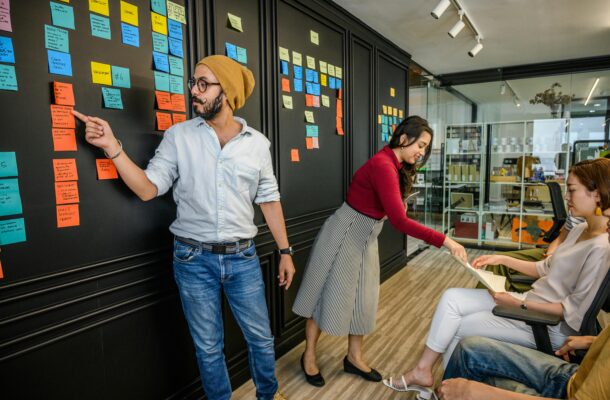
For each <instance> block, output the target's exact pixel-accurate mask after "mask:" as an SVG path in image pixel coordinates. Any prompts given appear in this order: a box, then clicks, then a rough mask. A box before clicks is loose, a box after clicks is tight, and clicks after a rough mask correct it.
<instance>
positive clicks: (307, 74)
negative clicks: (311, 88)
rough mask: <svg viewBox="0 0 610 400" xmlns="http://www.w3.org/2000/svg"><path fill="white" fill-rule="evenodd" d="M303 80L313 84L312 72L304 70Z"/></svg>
mask: <svg viewBox="0 0 610 400" xmlns="http://www.w3.org/2000/svg"><path fill="white" fill-rule="evenodd" d="M305 80H306V81H307V82H313V71H312V70H311V69H309V68H305Z"/></svg>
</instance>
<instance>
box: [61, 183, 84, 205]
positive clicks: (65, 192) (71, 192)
mask: <svg viewBox="0 0 610 400" xmlns="http://www.w3.org/2000/svg"><path fill="white" fill-rule="evenodd" d="M72 203H80V200H79V198H78V182H77V181H70V182H55V204H72Z"/></svg>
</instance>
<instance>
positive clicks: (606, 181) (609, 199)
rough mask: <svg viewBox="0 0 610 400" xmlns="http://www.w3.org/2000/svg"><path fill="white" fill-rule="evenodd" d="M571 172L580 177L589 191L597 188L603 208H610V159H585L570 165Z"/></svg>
mask: <svg viewBox="0 0 610 400" xmlns="http://www.w3.org/2000/svg"><path fill="white" fill-rule="evenodd" d="M570 173H571V174H573V175H574V176H576V177H577V178H578V180H579V181H580V183H582V184H583V185H584V186H585V187H586V188H587V190H588V191H590V192H592V191H594V190H597V193H599V197H600V202H599V203H600V204H599V206H600V207H601V209H602V210H605V209H607V208H610V159H608V158H596V159H595V160H584V161H581V162H578V163H576V164H574V165H572V167H570Z"/></svg>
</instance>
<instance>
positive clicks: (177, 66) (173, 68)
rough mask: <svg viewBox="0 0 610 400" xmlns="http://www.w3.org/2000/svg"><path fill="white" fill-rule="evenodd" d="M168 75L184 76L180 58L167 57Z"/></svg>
mask: <svg viewBox="0 0 610 400" xmlns="http://www.w3.org/2000/svg"><path fill="white" fill-rule="evenodd" d="M169 73H170V74H172V75H177V76H184V63H183V62H182V59H181V58H178V57H172V56H169Z"/></svg>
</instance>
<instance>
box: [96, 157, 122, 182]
mask: <svg viewBox="0 0 610 400" xmlns="http://www.w3.org/2000/svg"><path fill="white" fill-rule="evenodd" d="M95 166H96V167H97V179H99V180H106V179H119V174H118V172H117V170H116V167H115V166H114V163H113V162H112V160H109V159H107V158H98V159H96V160H95Z"/></svg>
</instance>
